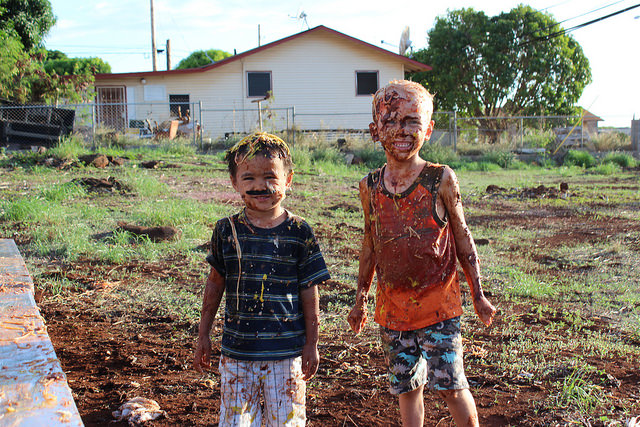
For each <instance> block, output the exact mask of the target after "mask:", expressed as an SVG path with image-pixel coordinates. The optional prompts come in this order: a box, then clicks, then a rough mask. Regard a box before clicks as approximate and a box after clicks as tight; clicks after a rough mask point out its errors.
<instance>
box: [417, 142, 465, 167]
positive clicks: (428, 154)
mask: <svg viewBox="0 0 640 427" xmlns="http://www.w3.org/2000/svg"><path fill="white" fill-rule="evenodd" d="M420 156H421V157H422V158H423V159H425V160H428V161H430V162H433V163H443V164H445V165H448V164H451V163H453V162H456V161H457V160H458V159H459V157H458V155H457V154H456V152H455V151H453V149H452V148H450V147H444V146H442V145H440V144H437V143H432V144H429V143H427V144H424V145H423V146H422V149H421V150H420Z"/></svg>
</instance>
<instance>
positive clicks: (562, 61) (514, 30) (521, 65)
mask: <svg viewBox="0 0 640 427" xmlns="http://www.w3.org/2000/svg"><path fill="white" fill-rule="evenodd" d="M560 30H561V27H560V25H559V24H558V23H557V21H555V19H554V18H553V17H552V16H551V15H549V14H546V13H543V12H539V11H536V10H534V9H533V8H531V7H530V6H525V5H519V6H517V7H516V8H514V9H512V10H511V11H509V12H504V13H502V14H500V15H498V16H494V17H489V16H487V15H485V14H484V13H483V12H477V11H475V10H473V9H470V8H468V9H460V10H454V11H449V12H448V13H447V15H446V16H443V17H438V18H436V22H435V24H434V26H433V28H432V29H431V30H429V32H428V40H429V45H428V47H427V48H426V49H423V50H420V51H417V52H415V53H414V54H413V59H416V60H418V61H420V62H423V63H426V64H429V65H431V66H432V67H433V70H432V71H429V72H423V73H416V74H414V75H412V78H413V79H414V80H416V81H420V82H421V83H422V84H424V85H425V86H427V87H428V88H429V89H430V90H431V91H432V92H434V93H435V94H436V98H435V100H436V102H437V105H438V108H439V109H441V110H456V111H458V113H459V114H460V115H462V116H468V117H493V116H508V115H536V114H558V115H565V114H567V115H569V114H575V113H576V107H575V104H576V102H577V101H578V99H579V98H580V96H581V95H582V92H583V90H584V88H585V86H586V85H588V84H589V83H590V82H591V68H590V67H589V61H588V60H587V58H586V56H585V55H584V53H583V51H582V48H581V47H580V45H579V44H578V42H576V41H575V40H574V39H573V37H571V36H569V35H566V34H562V35H559V36H556V37H549V35H551V34H553V33H557V32H558V31H560ZM479 124H480V125H481V126H482V127H483V128H487V129H489V130H496V131H497V130H499V129H500V128H502V127H503V126H504V124H503V123H501V122H500V121H497V120H481V123H479ZM490 136H491V135H490ZM494 137H495V134H494ZM493 139H494V138H493Z"/></svg>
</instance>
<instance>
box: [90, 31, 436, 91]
mask: <svg viewBox="0 0 640 427" xmlns="http://www.w3.org/2000/svg"><path fill="white" fill-rule="evenodd" d="M318 31H326V32H328V33H331V34H334V35H337V36H339V37H342V38H344V39H347V40H350V41H353V42H356V43H358V44H361V45H363V46H365V47H368V48H371V49H374V50H376V51H378V52H379V53H382V54H385V55H388V56H391V57H393V58H395V59H398V60H400V61H402V62H403V63H405V64H407V65H409V66H411V68H418V69H420V70H422V71H429V70H431V69H432V67H431V66H429V65H426V64H423V63H421V62H418V61H414V60H413V59H410V58H407V57H406V56H402V55H398V54H397V53H393V52H390V51H388V50H386V49H382V48H380V47H378V46H374V45H372V44H370V43H367V42H364V41H362V40H359V39H356V38H354V37H351V36H348V35H346V34H344V33H341V32H339V31H336V30H332V29H331V28H328V27H325V26H324V25H318V26H317V27H314V28H311V29H310V30H307V31H303V32H301V33H297V34H294V35H291V36H289V37H285V38H283V39H280V40H276V41H274V42H271V43H268V44H265V45H264V46H260V47H256V48H254V49H251V50H248V51H246V52H243V53H240V54H238V55H234V56H230V57H228V58H225V59H223V60H221V61H218V62H216V63H215V64H210V65H205V66H203V67H199V68H188V69H185V70H167V71H138V72H133V73H99V74H96V75H95V78H96V80H102V79H110V78H112V77H143V76H147V77H148V76H166V75H174V74H191V73H202V72H204V71H209V70H212V69H214V68H217V67H221V66H223V65H225V64H228V63H230V62H233V61H237V60H239V59H242V58H244V57H247V56H250V55H254V54H256V53H258V52H262V51H263V50H267V49H270V48H272V47H275V46H278V45H279V44H282V43H286V42H288V41H291V40H294V39H297V38H299V37H302V36H304V35H306V34H309V33H313V32H318Z"/></svg>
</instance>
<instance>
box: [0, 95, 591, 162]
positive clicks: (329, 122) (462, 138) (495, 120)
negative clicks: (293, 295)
mask: <svg viewBox="0 0 640 427" xmlns="http://www.w3.org/2000/svg"><path fill="white" fill-rule="evenodd" d="M433 120H434V122H435V127H434V132H433V134H432V137H431V143H437V144H440V145H442V146H446V147H451V148H452V149H453V150H458V149H459V148H460V147H461V146H464V147H465V148H468V147H473V146H474V145H484V144H494V145H499V146H500V147H508V148H510V149H513V150H526V149H538V150H539V149H544V148H547V149H548V148H550V147H558V146H560V145H562V146H564V147H565V148H570V147H583V146H585V142H587V141H589V140H590V139H591V138H592V137H594V136H595V135H597V133H598V130H597V127H596V126H595V123H591V124H589V123H586V121H584V120H583V119H582V118H581V117H580V116H522V117H458V116H457V115H456V113H454V112H442V111H437V112H435V113H434V114H433ZM370 121H371V113H370V112H369V111H363V112H346V111H345V112H340V111H325V112H313V113H311V112H303V111H296V108H295V107H294V106H290V107H281V108H272V107H271V106H270V105H268V104H267V105H265V103H260V102H258V103H255V107H252V108H245V109H238V108H231V109H229V108H227V109H220V108H211V107H209V106H204V105H203V104H202V103H200V102H147V103H127V102H124V103H117V102H113V103H86V104H66V105H57V106H50V105H12V104H4V105H0V144H3V145H7V144H17V145H21V146H40V145H44V146H51V145H54V144H56V143H57V142H58V141H59V140H60V139H61V138H65V137H68V136H70V135H76V136H78V137H80V138H82V139H83V140H84V141H87V142H88V143H90V144H92V145H93V146H94V147H97V146H101V145H104V144H112V143H118V144H121V145H127V146H131V145H134V146H135V145H140V146H143V145H157V144H160V143H161V142H163V141H171V140H175V139H176V138H177V139H179V140H180V141H181V142H183V143H187V144H192V145H193V146H194V147H200V146H202V144H203V143H204V144H205V145H206V144H208V143H213V142H217V141H219V140H222V139H229V138H232V137H241V136H243V135H246V134H248V133H251V132H253V131H255V130H260V129H262V130H264V131H267V132H272V133H278V134H283V135H285V137H286V138H287V140H288V141H290V142H291V143H294V144H295V142H296V138H297V137H300V136H301V135H303V136H304V135H305V134H307V135H308V134H312V135H313V136H314V138H324V139H325V140H327V141H329V142H331V141H337V140H339V139H342V138H351V139H362V140H365V141H368V140H369V138H370V136H369V130H368V125H369V122H370Z"/></svg>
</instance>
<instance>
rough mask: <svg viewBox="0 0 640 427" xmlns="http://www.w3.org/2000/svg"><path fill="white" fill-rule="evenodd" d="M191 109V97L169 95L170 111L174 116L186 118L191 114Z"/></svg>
mask: <svg viewBox="0 0 640 427" xmlns="http://www.w3.org/2000/svg"><path fill="white" fill-rule="evenodd" d="M189 109H190V106H189V95H169V110H170V111H171V115H172V116H176V117H184V116H186V115H187V114H188V113H190V111H189Z"/></svg>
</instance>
